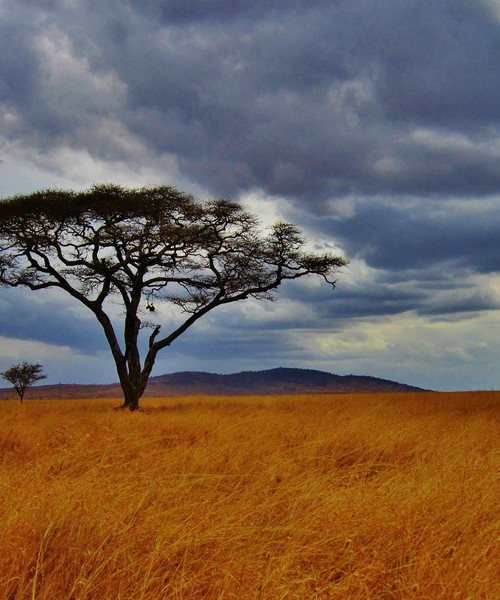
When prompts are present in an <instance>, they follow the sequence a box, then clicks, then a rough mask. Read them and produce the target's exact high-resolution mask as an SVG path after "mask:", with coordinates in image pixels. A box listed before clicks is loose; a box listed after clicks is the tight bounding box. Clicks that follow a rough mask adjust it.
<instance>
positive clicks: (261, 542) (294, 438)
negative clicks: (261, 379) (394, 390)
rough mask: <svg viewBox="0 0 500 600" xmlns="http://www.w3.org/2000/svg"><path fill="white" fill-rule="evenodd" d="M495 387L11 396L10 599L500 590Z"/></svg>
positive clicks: (6, 465) (2, 477) (6, 524)
mask: <svg viewBox="0 0 500 600" xmlns="http://www.w3.org/2000/svg"><path fill="white" fill-rule="evenodd" d="M499 400H500V396H499V394H498V393H493V392H492V393H462V394H387V395H376V396H371V397H370V396H368V395H362V396H361V395H360V396H349V397H348V396H315V397H313V396H310V397H306V396H302V397H273V398H264V397H251V398H219V399H216V398H186V399H177V400H175V399H158V400H154V399H153V400H151V399H150V400H146V401H145V402H144V404H145V408H146V410H145V411H144V412H142V413H138V414H129V413H127V414H125V413H121V412H118V413H117V412H114V411H112V410H111V407H112V405H113V403H112V402H110V401H90V400H89V401H76V400H74V401H66V402H64V401H31V402H28V403H26V404H25V405H23V406H21V405H20V404H18V403H14V402H2V403H0V427H1V428H0V449H1V454H0V494H1V498H0V500H1V504H0V511H1V535H0V598H2V599H6V600H14V599H16V600H21V599H22V600H25V599H37V600H42V599H44V600H65V599H78V600H83V599H87V600H90V599H92V600H94V599H96V600H97V599H99V600H105V599H110V600H111V599H121V600H141V599H142V600H146V599H147V600H151V599H162V598H172V599H179V600H180V599H188V598H189V599H191V598H200V599H201V598H204V599H205V598H208V599H212V598H219V599H222V598H224V599H229V598H234V599H247V598H248V599H250V598H252V599H253V598H256V599H259V598H261V599H272V600H275V599H276V600H278V599H285V598H287V599H300V598H304V599H312V598H333V599H335V598H338V599H362V598H363V599H367V600H368V599H370V600H376V599H384V600H387V599H392V598H394V599H395V598H398V599H417V598H420V599H439V598H442V599H452V598H459V599H464V600H465V599H467V598H469V599H471V600H477V599H491V600H493V599H496V598H499V597H500V589H499V587H498V584H497V576H498V567H499V564H498V545H497V541H498V540H497V536H498V528H497V527H498V520H497V517H498V480H496V479H495V473H496V471H497V470H498V466H499V457H498V445H497V443H496V440H497V439H498V433H499V431H498V417H499V407H500V403H499Z"/></svg>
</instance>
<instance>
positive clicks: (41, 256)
mask: <svg viewBox="0 0 500 600" xmlns="http://www.w3.org/2000/svg"><path fill="white" fill-rule="evenodd" d="M346 264H347V261H346V260H345V259H344V258H343V257H340V256H333V255H332V254H329V253H324V254H314V253H310V252H307V251H306V250H305V248H304V240H303V238H302V236H301V234H300V231H299V230H298V229H297V228H296V227H295V226H294V225H291V224H289V223H283V222H278V223H276V224H275V225H274V227H272V228H271V229H270V230H269V231H268V232H263V231H261V229H260V227H259V221H258V218H257V217H256V216H254V215H252V214H250V213H248V212H247V211H245V210H244V209H243V208H242V207H241V206H240V205H238V204H235V203H233V202H230V201H227V200H213V201H209V202H206V203H202V202H199V201H197V200H195V199H194V198H193V197H192V196H190V195H186V194H183V193H181V192H179V191H178V190H176V189H175V188H172V187H168V186H161V187H154V188H143V189H124V188H122V187H119V186H116V185H98V186H94V187H92V188H90V189H89V190H87V191H81V192H74V191H64V190H45V191H40V192H35V193H33V194H30V195H25V196H21V195H19V196H14V197H11V198H7V199H4V200H2V201H0V283H2V284H3V285H6V286H12V287H16V286H25V287H27V288H29V289H31V290H42V289H46V288H60V289H62V290H64V291H65V292H67V293H68V294H69V295H70V296H72V297H73V298H75V299H76V300H78V301H79V302H81V303H82V304H83V305H84V306H86V307H87V308H88V309H89V310H90V311H91V312H92V313H93V314H94V315H95V317H96V318H97V320H98V321H99V323H100V324H101V326H102V329H103V331H104V335H105V336H106V339H107V341H108V344H109V347H110V349H111V353H112V355H113V358H114V361H115V364H116V369H117V372H118V377H119V380H120V384H121V387H122V389H123V394H124V404H123V406H124V407H128V408H130V410H135V409H137V408H138V406H139V400H140V398H141V396H142V394H143V392H144V389H145V388H146V385H147V382H148V378H149V376H150V374H151V370H152V368H153V365H154V363H155V359H156V356H157V354H158V352H159V351H160V350H162V349H163V348H165V347H166V346H170V344H172V342H173V341H174V340H175V339H177V338H178V337H179V336H180V335H181V334H183V333H184V332H185V331H186V330H187V329H188V328H189V327H190V326H191V325H193V323H195V322H196V321H197V320H198V319H200V318H201V317H203V315H205V314H207V313H208V312H209V311H211V310H212V309H214V308H215V307H217V306H220V305H224V304H229V303H231V302H236V301H239V300H244V299H245V298H257V299H259V300H262V299H265V300H273V299H274V297H275V294H274V293H275V290H276V288H277V287H278V286H279V285H280V284H281V283H282V282H283V281H285V280H288V279H298V278H299V277H304V276H306V275H310V274H316V275H319V276H321V277H323V278H324V279H325V281H327V282H328V283H329V284H331V285H332V286H334V285H335V280H334V279H333V275H334V273H335V272H337V271H338V269H339V268H340V267H342V266H343V265H346ZM110 300H112V301H113V302H114V303H116V302H117V301H118V302H119V303H120V304H121V305H122V306H123V322H122V325H121V326H120V327H123V329H122V331H121V333H119V332H118V330H117V326H116V322H115V323H114V322H113V321H112V319H111V317H110V314H109V313H110V311H109V306H110V304H109V301H110ZM160 302H170V303H172V304H174V305H176V306H178V307H180V308H181V309H182V310H181V311H180V314H181V317H180V320H179V321H178V323H177V324H176V325H175V326H174V327H173V329H172V330H171V331H169V332H167V333H165V334H163V332H161V331H160V325H151V313H152V312H154V310H155V305H156V306H158V304H159V303H160ZM144 332H146V333H145V335H146V342H147V350H146V351H145V352H144V354H145V355H144V356H143V357H141V355H140V351H139V348H140V344H139V341H140V337H141V333H142V334H143V335H144Z"/></svg>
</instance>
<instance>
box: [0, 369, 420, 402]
mask: <svg viewBox="0 0 500 600" xmlns="http://www.w3.org/2000/svg"><path fill="white" fill-rule="evenodd" d="M405 391H406V392H425V391H429V390H425V389H423V388H419V387H415V386H411V385H407V384H405V383H399V382H397V381H391V380H389V379H381V378H379V377H373V376H370V375H336V374H334V373H329V372H327V371H320V370H316V369H301V368H290V367H276V368H272V369H265V370H261V371H240V372H238V373H229V374H219V373H207V372H204V371H178V372H176V373H169V374H164V375H156V376H154V377H151V378H150V380H149V383H148V386H147V388H146V391H145V393H144V396H145V397H152V396H188V395H209V396H231V395H234V396H237V395H273V394H309V393H315V394H348V393H369V392H372V393H375V392H405ZM12 392H13V390H12V388H4V389H0V398H6V397H10V396H11V395H12ZM120 396H121V388H120V386H119V384H118V383H111V384H104V385H99V384H75V383H73V384H56V385H54V384H53V385H41V386H36V387H32V388H29V390H28V392H27V399H29V398H98V397H102V398H110V397H120Z"/></svg>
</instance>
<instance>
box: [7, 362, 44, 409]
mask: <svg viewBox="0 0 500 600" xmlns="http://www.w3.org/2000/svg"><path fill="white" fill-rule="evenodd" d="M42 371H43V367H42V365H40V364H38V363H28V362H23V363H20V364H18V365H13V366H12V367H10V369H7V371H4V372H3V373H0V376H1V377H3V379H5V380H6V381H8V382H9V383H11V384H12V385H13V386H14V389H15V390H16V392H17V393H18V395H19V398H20V399H21V404H22V402H23V399H24V393H25V392H26V389H27V388H28V387H30V386H31V385H33V384H34V383H36V382H37V381H40V380H41V379H46V378H47V375H44V374H43V373H42Z"/></svg>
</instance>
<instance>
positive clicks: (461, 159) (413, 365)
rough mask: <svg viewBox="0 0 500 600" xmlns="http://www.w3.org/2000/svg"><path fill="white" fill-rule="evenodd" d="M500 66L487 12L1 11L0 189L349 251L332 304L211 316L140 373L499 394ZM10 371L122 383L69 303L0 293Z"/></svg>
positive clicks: (242, 4)
mask: <svg viewBox="0 0 500 600" xmlns="http://www.w3.org/2000/svg"><path fill="white" fill-rule="evenodd" d="M499 65H500V1H499V0H439V2H429V1H428V0H141V2H135V1H132V0H107V1H106V2H98V1H97V0H0V197H2V198H5V197H8V196H10V195H13V194H16V193H29V192H31V191H34V190H37V189H41V188H47V187H52V188H53V187H57V188H72V189H83V188H86V187H88V186H90V185H92V184H93V183H99V182H115V183H119V184H122V185H127V186H142V185H156V184H161V183H167V184H172V185H175V186H177V187H178V188H180V189H181V190H183V191H186V192H190V193H193V194H195V195H196V196H197V197H199V198H200V199H206V198H213V197H229V198H232V199H234V200H236V201H239V202H241V203H242V204H244V205H245V206H246V207H247V208H249V209H251V210H253V211H254V212H256V213H258V214H259V215H260V216H261V218H262V221H263V223H264V224H268V223H271V222H273V220H276V219H285V220H289V221H292V222H294V223H296V224H298V225H299V226H301V227H302V229H303V230H304V232H305V233H306V235H307V237H308V239H309V240H311V244H313V245H314V246H315V247H316V248H318V249H320V250H324V249H328V248H330V249H333V250H334V251H335V252H338V253H342V254H344V255H345V256H347V257H348V258H349V259H350V261H351V263H350V265H349V267H348V268H346V269H344V270H343V273H342V274H340V275H339V280H338V287H337V288H336V290H334V291H333V292H332V291H331V289H329V288H328V287H327V286H325V285H324V284H323V285H320V282H319V281H316V280H314V279H309V280H307V281H302V280H301V281H299V282H295V283H294V284H293V285H287V286H284V287H283V288H282V290H281V293H280V299H279V300H278V302H276V303H273V304H259V303H256V302H252V301H247V302H246V303H240V304H239V305H234V306H233V307H231V308H225V309H220V310H219V312H217V313H216V312H214V313H212V314H211V315H210V316H208V317H207V318H206V319H205V320H204V321H203V320H202V321H200V322H199V324H198V325H197V326H196V327H195V328H193V329H192V330H190V331H189V332H188V333H187V334H185V336H184V337H183V338H181V339H179V340H178V342H177V343H176V344H175V345H174V346H172V347H171V348H170V349H169V350H167V351H165V352H164V353H163V355H162V356H161V359H160V360H159V362H158V364H157V367H156V369H155V374H160V373H163V372H173V371H179V370H203V371H212V372H220V373H224V372H234V371H241V370H257V369H265V368H271V367H276V366H294V367H304V368H318V369H322V370H327V371H330V372H335V373H339V374H349V373H356V374H364V375H374V376H377V377H382V378H387V379H394V380H398V381H402V382H405V383H409V384H413V385H419V386H422V387H426V388H431V389H437V390H453V389H463V390H469V389H471V390H472V389H491V388H495V389H498V388H500V377H499V375H498V372H499V371H500V369H499V368H498V367H499V362H500V335H499V331H500V329H499V326H500V227H499V225H500V68H499ZM159 318H161V319H163V320H164V322H165V323H168V322H169V320H170V319H171V316H170V314H169V311H168V307H166V308H164V309H162V311H161V313H160V317H159ZM21 360H30V361H40V362H42V363H43V364H44V365H45V368H46V371H47V373H48V375H49V379H48V381H49V382H59V381H61V382H77V381H78V382H110V381H115V380H116V376H115V373H114V369H113V365H112V362H111V360H110V359H109V358H108V352H107V350H106V346H105V342H104V341H103V336H102V334H101V332H100V331H99V328H98V326H97V325H96V324H94V322H93V320H92V318H91V317H89V316H88V315H87V314H85V311H84V309H83V308H80V306H79V305H75V304H74V303H73V302H72V301H70V300H69V299H68V298H66V297H64V296H61V295H59V294H56V293H53V292H47V293H45V292H36V293H30V292H28V291H23V290H19V289H15V290H12V289H0V369H3V368H6V367H8V366H10V365H11V364H13V363H14V362H19V361H21Z"/></svg>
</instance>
